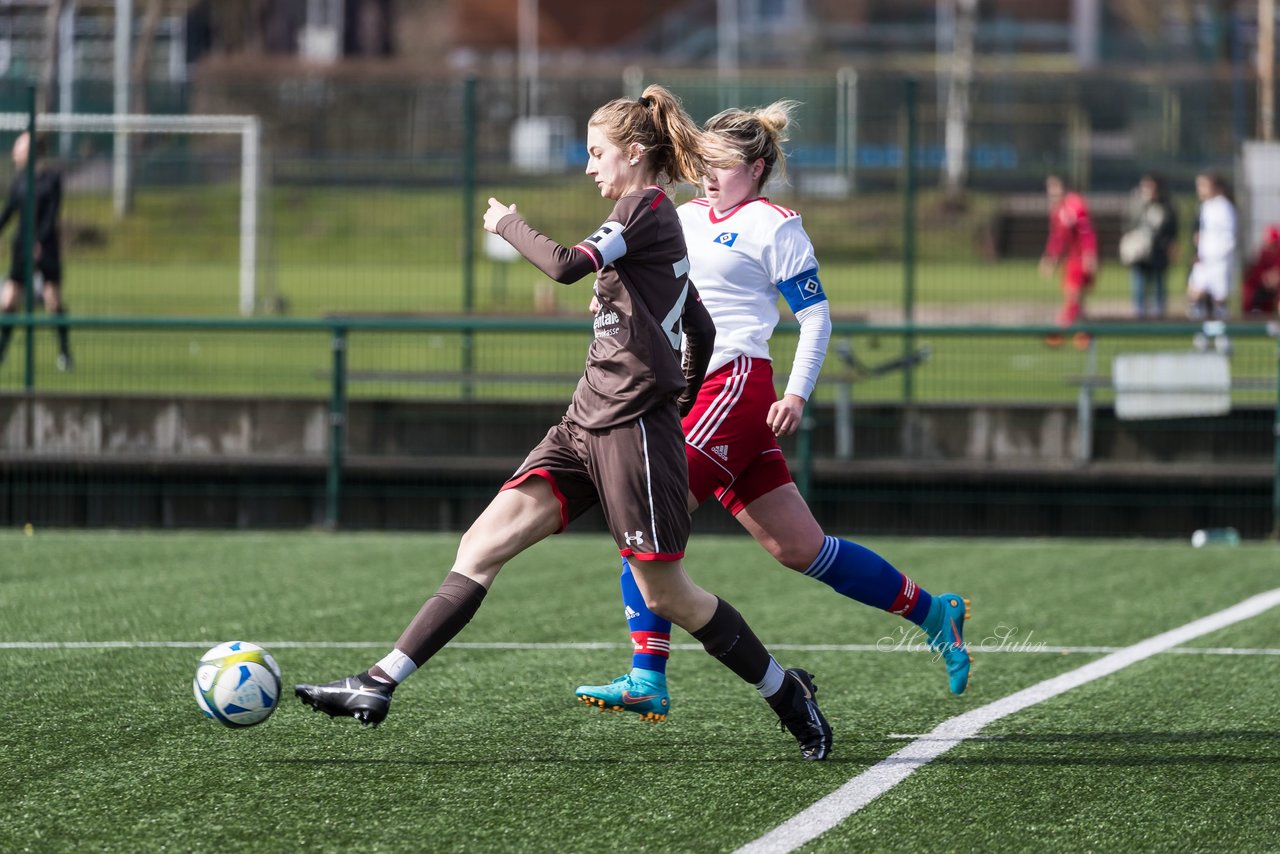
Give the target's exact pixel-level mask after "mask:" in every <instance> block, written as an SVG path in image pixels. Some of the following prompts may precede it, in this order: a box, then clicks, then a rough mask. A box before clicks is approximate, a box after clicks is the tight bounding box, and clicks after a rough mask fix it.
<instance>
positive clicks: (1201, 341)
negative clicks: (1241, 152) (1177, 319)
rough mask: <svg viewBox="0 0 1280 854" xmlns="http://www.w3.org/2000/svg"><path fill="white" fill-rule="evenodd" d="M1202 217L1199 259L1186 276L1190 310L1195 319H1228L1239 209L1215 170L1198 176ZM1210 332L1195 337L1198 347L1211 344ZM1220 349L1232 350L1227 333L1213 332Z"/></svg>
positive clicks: (1198, 229)
mask: <svg viewBox="0 0 1280 854" xmlns="http://www.w3.org/2000/svg"><path fill="white" fill-rule="evenodd" d="M1196 195H1197V196H1199V197H1200V217H1199V221H1198V223H1197V225H1196V233H1195V246H1196V260H1195V263H1194V264H1192V266H1191V274H1190V275H1189V276H1188V277H1187V313H1188V315H1189V316H1190V317H1191V319H1192V320H1219V321H1220V320H1225V319H1226V317H1227V300H1228V299H1229V298H1230V296H1231V279H1232V277H1233V275H1234V268H1235V260H1236V209H1235V205H1233V204H1232V203H1231V197H1230V196H1229V195H1228V193H1227V185H1226V181H1225V180H1224V179H1223V178H1222V176H1221V175H1218V174H1217V173H1214V172H1205V173H1202V174H1200V175H1197V176H1196ZM1209 337H1210V336H1209V335H1208V334H1200V335H1197V336H1196V338H1195V344H1196V348H1197V349H1200V350H1203V349H1206V348H1207V347H1208V344H1209ZM1213 338H1214V346H1215V347H1216V348H1217V349H1218V351H1219V352H1224V353H1226V352H1230V350H1231V343H1230V341H1229V340H1228V339H1227V336H1226V335H1225V334H1220V335H1216V336H1213Z"/></svg>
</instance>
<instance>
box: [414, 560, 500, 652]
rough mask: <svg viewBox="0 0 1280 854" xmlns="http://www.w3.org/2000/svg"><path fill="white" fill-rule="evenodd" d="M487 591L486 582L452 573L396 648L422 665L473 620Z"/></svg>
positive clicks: (426, 603)
mask: <svg viewBox="0 0 1280 854" xmlns="http://www.w3.org/2000/svg"><path fill="white" fill-rule="evenodd" d="M486 592H487V591H486V590H485V588H484V585H482V584H478V583H476V582H475V581H472V580H471V579H470V578H467V577H466V576H465V575H462V574H461V573H458V572H451V573H449V574H448V575H447V576H445V579H444V581H443V582H441V583H440V589H439V590H437V591H436V593H435V595H434V596H432V597H431V598H430V599H428V600H427V601H426V602H425V603H424V604H423V606H422V608H421V610H419V611H418V615H417V616H416V617H414V618H413V620H412V622H410V623H409V625H408V626H407V627H406V628H405V630H404V633H403V634H401V635H400V640H398V641H396V649H398V650H400V651H401V652H403V653H404V654H405V655H407V656H409V658H411V659H413V663H414V664H415V665H417V666H418V667H421V666H422V665H423V664H425V663H426V662H427V659H429V658H431V656H433V655H435V654H436V653H437V652H439V651H440V650H441V649H442V648H443V647H444V645H445V644H447V643H448V642H449V641H451V640H453V638H454V636H455V635H457V634H458V632H460V631H462V629H463V627H464V626H466V624H467V623H469V622H471V618H472V617H474V616H475V615H476V611H478V610H480V603H481V602H483V601H484V594H485V593H486Z"/></svg>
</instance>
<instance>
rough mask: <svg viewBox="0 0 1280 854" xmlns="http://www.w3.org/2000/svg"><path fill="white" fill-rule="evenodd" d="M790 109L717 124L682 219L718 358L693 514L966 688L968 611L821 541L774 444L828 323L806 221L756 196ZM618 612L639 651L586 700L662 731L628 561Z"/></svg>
mask: <svg viewBox="0 0 1280 854" xmlns="http://www.w3.org/2000/svg"><path fill="white" fill-rule="evenodd" d="M796 106H797V104H796V102H794V101H779V102H777V103H774V104H771V105H770V106H768V107H764V108H762V109H757V110H751V111H747V110H736V109H734V110H726V111H725V112H722V113H720V114H719V115H717V116H714V117H713V118H711V119H710V120H709V121H708V122H707V125H706V129H707V130H708V131H709V132H710V133H712V134H714V136H715V138H716V141H717V142H716V144H713V146H712V150H711V153H710V155H709V157H708V161H707V162H708V166H709V168H708V170H707V173H706V175H705V176H704V178H703V180H702V188H703V191H704V194H705V195H704V197H703V198H698V199H694V200H693V201H691V202H688V203H686V204H684V205H681V206H680V208H679V214H680V223H681V226H682V227H683V228H684V235H685V243H686V244H687V245H688V247H689V264H690V271H689V278H690V280H691V281H692V282H694V284H696V285H697V287H698V290H699V292H700V293H701V295H702V301H703V304H704V305H705V306H706V307H707V310H708V311H709V312H710V313H711V318H712V320H713V321H715V326H716V338H715V349H714V350H713V352H712V356H711V364H710V366H709V369H708V373H707V377H706V380H705V381H704V382H703V383H702V388H701V390H700V391H699V393H698V397H697V400H696V401H695V403H694V406H693V409H692V411H690V412H689V414H688V415H686V416H685V417H684V422H683V424H684V431H685V454H686V456H687V458H688V467H689V507H690V508H691V509H692V508H695V507H697V506H698V505H700V504H701V503H702V502H703V501H705V500H706V499H707V498H709V497H711V496H712V495H715V496H716V497H717V498H718V499H719V501H720V503H721V504H723V505H724V506H725V508H726V509H728V510H729V512H730V513H732V514H733V515H734V517H735V518H736V519H737V520H738V521H739V522H740V523H741V524H742V526H743V527H744V528H746V529H747V530H748V531H749V532H750V533H751V535H752V536H753V537H755V538H756V541H757V542H759V543H760V544H761V545H762V546H764V548H765V549H766V550H767V551H768V552H769V553H770V554H771V555H773V556H774V557H775V558H776V559H777V560H778V562H779V563H781V564H782V565H783V566H787V567H790V568H791V569H794V570H796V571H798V572H803V573H804V574H805V575H807V576H809V577H810V578H814V579H816V580H818V581H821V582H823V583H825V584H828V585H830V586H831V587H832V588H834V589H835V590H836V592H838V593H841V594H843V595H845V596H847V597H849V598H851V599H855V600H857V601H859V602H863V603H865V604H867V605H871V606H873V607H877V608H881V609H883V610H886V611H890V612H892V613H894V614H899V615H901V616H903V617H905V618H906V619H908V620H910V621H911V622H913V623H915V624H916V625H918V626H920V627H921V628H922V629H923V630H924V632H925V633H926V635H927V637H928V640H929V643H930V645H931V646H933V648H934V649H936V650H938V651H939V652H940V653H941V656H942V658H943V660H944V661H945V662H946V666H947V672H948V677H949V683H950V689H951V691H952V692H953V693H956V694H960V693H962V692H963V691H964V689H965V687H966V685H967V684H968V680H969V663H970V660H971V659H970V656H969V653H968V650H967V648H966V647H965V644H964V635H963V631H964V621H965V618H966V617H967V608H966V605H967V602H966V601H965V600H964V599H963V598H962V597H960V596H959V595H957V594H955V593H946V594H942V595H939V596H931V595H930V594H929V593H928V592H927V591H925V590H924V589H923V588H921V587H919V586H918V585H917V584H915V583H914V582H913V581H912V580H911V579H910V578H908V577H906V576H905V575H903V574H902V573H901V572H899V571H898V570H897V569H895V568H894V567H893V566H892V565H891V564H890V563H889V562H888V561H887V560H885V559H884V558H883V557H881V556H880V555H878V554H876V553H875V552H873V551H871V550H869V549H867V548H864V547H863V546H860V545H857V544H856V543H851V542H849V541H848V540H841V539H837V538H836V537H829V536H826V535H825V534H824V533H823V531H822V528H821V527H820V526H819V525H818V523H817V521H816V520H815V519H814V518H813V513H812V512H810V510H809V507H808V505H807V504H805V501H804V499H803V498H802V497H801V496H800V492H799V490H797V489H796V486H795V484H794V483H792V481H791V475H790V473H789V471H788V470H787V464H786V460H784V459H783V457H782V451H781V449H780V448H779V447H778V442H777V438H776V437H777V436H786V435H789V434H791V433H794V432H795V431H796V429H797V428H798V427H799V426H800V419H801V416H802V415H803V413H804V407H805V403H806V401H807V400H808V399H809V396H810V395H811V394H812V393H813V387H814V384H815V383H816V382H817V379H818V372H819V370H820V369H821V368H822V362H823V359H824V357H825V356H826V350H827V339H828V338H829V337H830V333H831V318H830V312H829V310H828V306H827V296H826V294H825V293H824V292H823V290H822V283H821V281H820V279H819V278H818V262H817V259H816V258H815V256H814V251H813V244H812V243H810V241H809V237H808V235H807V234H805V231H804V227H803V226H802V225H801V222H800V215H799V214H798V213H796V212H795V211H793V210H788V209H787V208H784V207H781V206H779V205H776V204H774V203H773V202H770V201H769V200H768V199H767V198H766V197H764V196H762V195H761V190H762V188H763V187H764V185H765V184H766V183H767V182H768V180H769V178H770V177H771V176H772V175H773V173H774V171H775V170H777V171H778V172H781V171H783V170H784V169H785V155H784V154H783V151H782V143H783V142H785V141H786V128H787V125H788V124H789V123H790V121H791V113H792V111H793V110H794V109H795V107H796ZM779 297H781V298H782V299H784V300H785V301H786V303H787V306H788V307H789V308H790V309H791V310H792V312H794V313H795V316H796V319H797V320H798V321H799V323H800V338H799V342H798V343H797V345H796V354H795V359H794V361H793V363H792V371H791V376H790V378H789V379H788V380H787V387H786V390H785V391H784V393H783V395H782V398H781V399H779V398H778V397H777V394H776V393H775V391H774V386H773V372H772V367H771V365H770V361H769V338H770V336H771V335H772V334H773V330H774V327H775V326H776V325H777V323H778V319H779V314H778V299H779ZM622 598H623V602H624V606H625V613H626V615H627V621H628V624H629V626H630V628H631V639H632V643H633V646H634V650H635V651H634V654H633V657H632V669H631V671H630V672H629V673H627V674H626V675H624V676H619V677H618V678H617V679H615V680H614V681H613V682H611V683H609V684H607V685H583V686H581V687H579V688H578V689H577V692H576V693H577V695H578V699H579V700H581V701H583V702H585V703H589V704H592V705H595V706H599V707H600V708H603V709H606V710H611V711H618V710H626V711H632V712H636V713H638V714H640V715H642V716H643V717H644V718H645V719H646V720H650V721H657V720H663V719H665V717H666V714H667V712H668V711H669V709H670V696H669V693H668V691H667V681H666V663H667V656H668V652H669V647H670V637H671V624H670V623H669V622H667V621H666V620H663V619H662V618H661V617H657V616H655V615H654V614H652V613H650V612H649V610H648V609H646V608H645V605H644V598H643V597H642V596H641V595H640V593H639V591H638V590H637V588H636V585H635V580H634V578H633V575H632V570H631V566H630V564H629V563H628V561H627V560H626V558H625V557H624V558H623V570H622Z"/></svg>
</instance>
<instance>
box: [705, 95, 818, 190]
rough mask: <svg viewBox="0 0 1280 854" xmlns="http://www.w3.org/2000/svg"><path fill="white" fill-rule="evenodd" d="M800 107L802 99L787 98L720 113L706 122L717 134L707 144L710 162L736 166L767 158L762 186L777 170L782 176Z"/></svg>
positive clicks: (712, 134) (707, 127)
mask: <svg viewBox="0 0 1280 854" xmlns="http://www.w3.org/2000/svg"><path fill="white" fill-rule="evenodd" d="M799 106H800V102H799V101H785V100H784V101H774V102H773V103H772V104H769V105H768V106H766V107H757V108H756V109H754V110H740V109H730V110H725V111H724V112H721V113H717V114H716V115H714V116H712V117H711V118H710V119H708V120H707V124H706V130H707V131H708V133H710V134H711V136H712V137H713V141H711V142H709V143H708V144H707V161H708V162H709V163H710V164H711V165H713V166H716V167H719V168H732V167H734V166H737V165H739V164H742V163H754V162H756V161H757V160H764V172H763V173H762V174H761V175H760V186H761V187H763V186H764V185H765V184H767V183H768V182H769V178H770V177H772V175H773V172H774V170H775V169H776V170H777V172H778V174H779V175H786V172H787V154H786V152H785V151H783V149H782V145H783V143H785V142H786V141H787V140H788V139H790V136H789V135H788V134H787V128H789V127H790V126H791V124H792V115H793V114H794V113H795V111H796V109H798V108H799Z"/></svg>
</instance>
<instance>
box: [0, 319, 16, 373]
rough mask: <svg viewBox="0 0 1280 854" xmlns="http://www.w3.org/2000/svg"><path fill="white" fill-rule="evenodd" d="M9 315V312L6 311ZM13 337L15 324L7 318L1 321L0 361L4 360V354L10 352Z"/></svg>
mask: <svg viewBox="0 0 1280 854" xmlns="http://www.w3.org/2000/svg"><path fill="white" fill-rule="evenodd" d="M5 314H6V315H7V314H8V312H5ZM12 337H13V324H12V323H9V322H8V321H7V320H6V321H4V322H3V323H0V362H3V361H4V354H5V353H7V352H9V339H10V338H12Z"/></svg>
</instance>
